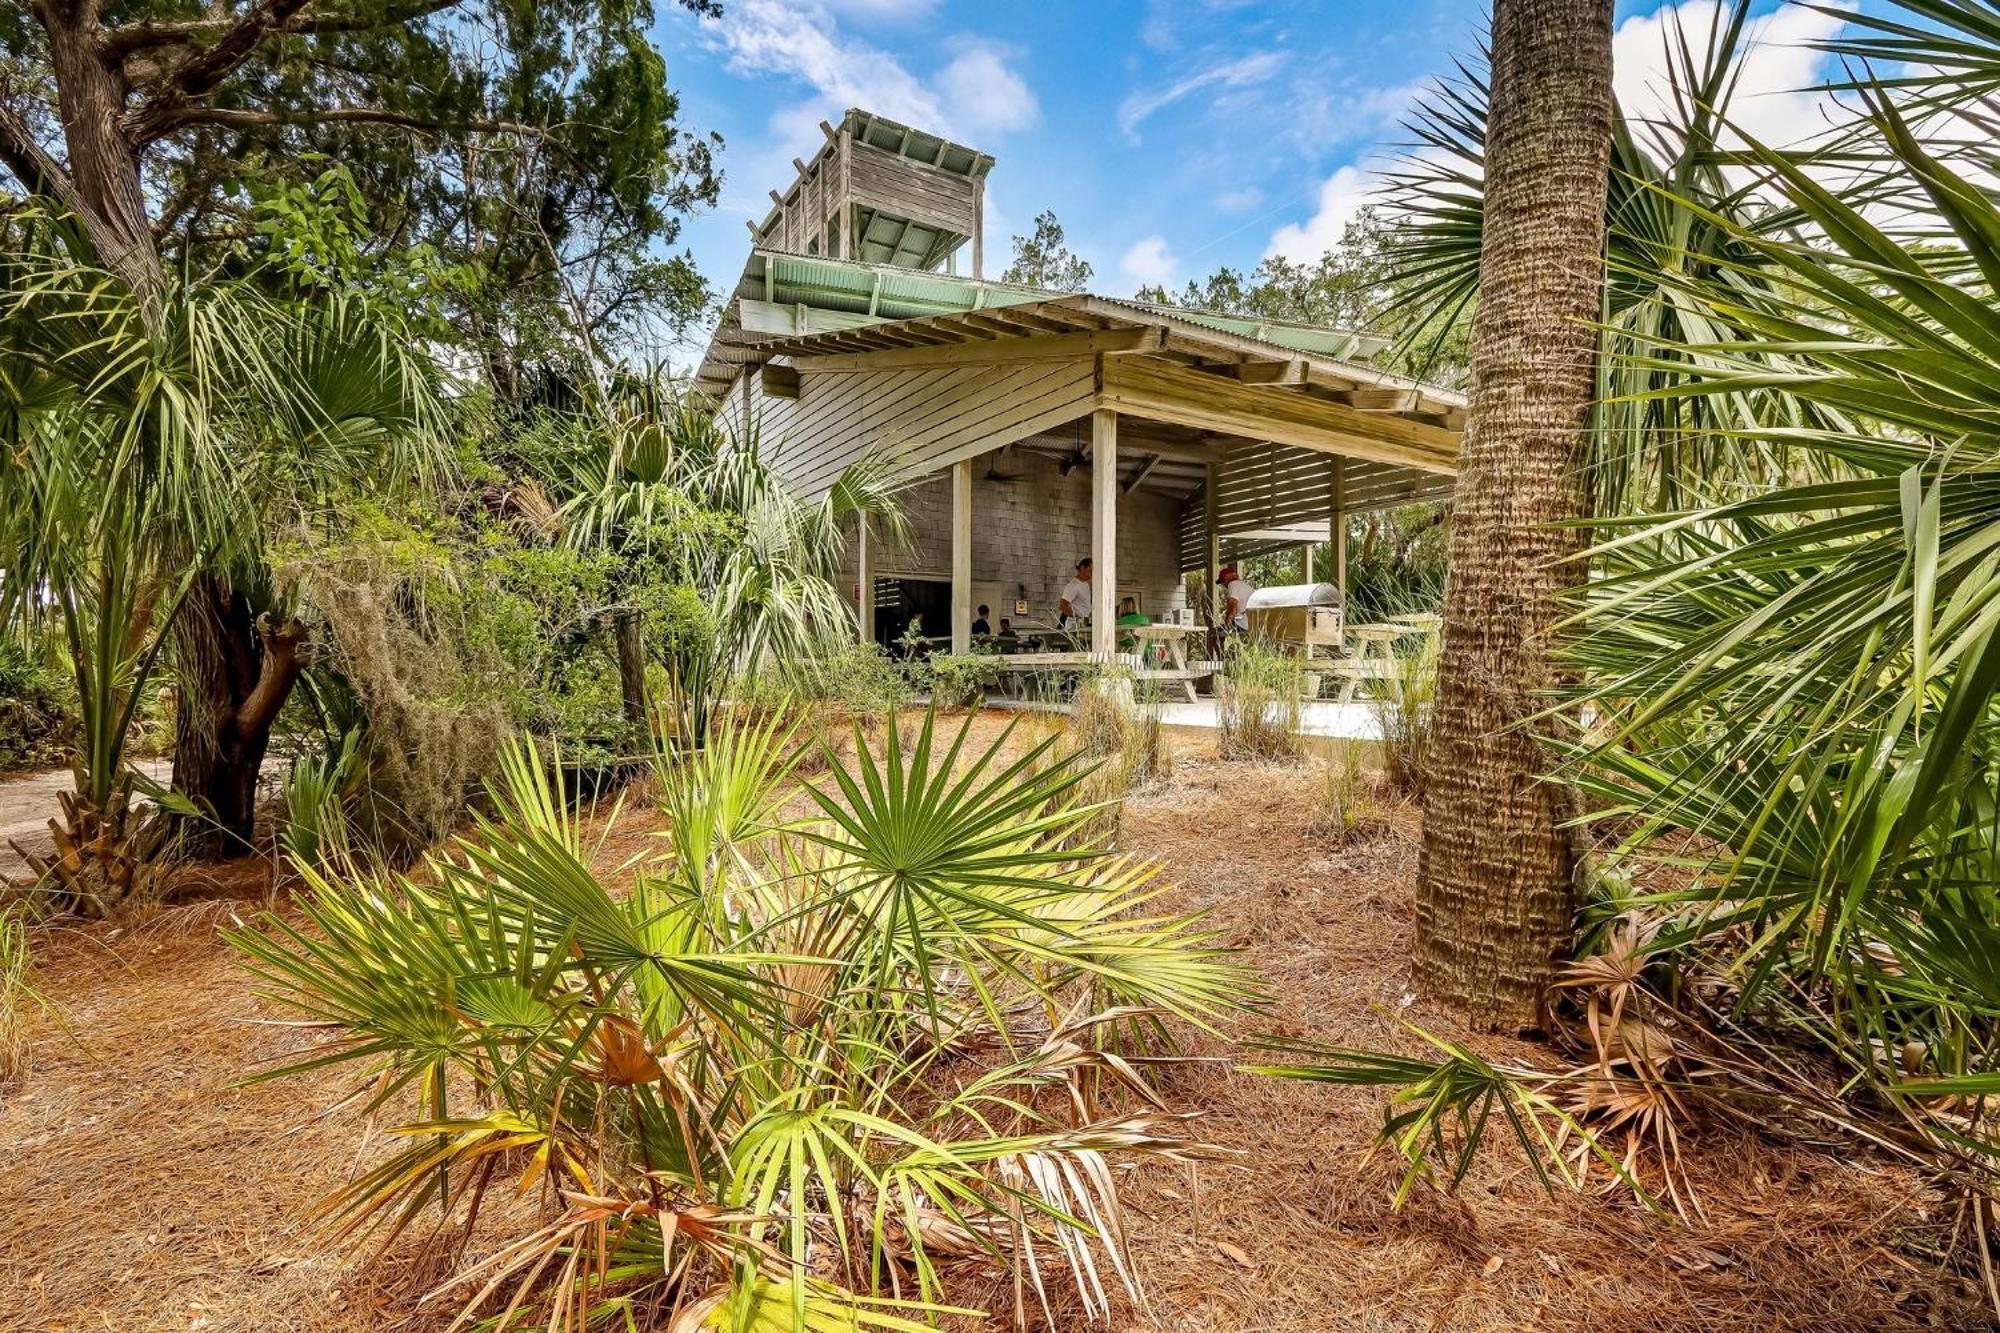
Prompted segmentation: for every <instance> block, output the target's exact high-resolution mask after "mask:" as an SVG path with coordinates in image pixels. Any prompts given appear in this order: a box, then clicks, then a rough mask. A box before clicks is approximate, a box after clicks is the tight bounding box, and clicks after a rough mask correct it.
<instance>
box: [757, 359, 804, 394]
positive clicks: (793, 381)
mask: <svg viewBox="0 0 2000 1333" xmlns="http://www.w3.org/2000/svg"><path fill="white" fill-rule="evenodd" d="M760 373H761V375H762V377H763V382H764V395H765V397H767V398H797V397H798V396H799V372H798V371H797V370H796V369H794V368H793V367H791V366H774V365H770V364H769V363H766V364H765V366H764V368H763V370H762V371H761V372H760Z"/></svg>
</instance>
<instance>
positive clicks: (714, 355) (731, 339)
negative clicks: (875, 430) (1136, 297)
mask: <svg viewBox="0 0 2000 1333" xmlns="http://www.w3.org/2000/svg"><path fill="white" fill-rule="evenodd" d="M1070 295H1072V294H1070V293H1064V292H1051V291H1046V290H1043V289H1041V288H1036V287H1024V286H1020V285H1018V284H1014V283H1004V282H993V281H990V280H984V279H978V278H969V277H960V276H957V275H954V274H949V273H930V272H925V271H922V270H918V269H909V268H899V267H896V266H893V265H887V264H869V263H864V262H862V261H860V260H852V259H831V258H828V257H826V256H823V255H799V254H789V253H785V252H782V251H775V250H757V251H753V252H752V254H751V256H750V259H749V262H748V263H747V265H746V266H745V268H744V272H743V277H742V280H741V281H740V282H739V283H738V284H737V289H736V294H735V296H736V299H732V300H731V301H730V302H729V303H728V305H727V307H726V308H725V311H724V314H723V318H722V323H721V325H720V326H719V327H718V328H717V329H716V333H715V337H714V338H713V339H711V340H710V343H709V349H708V354H707V355H706V356H705V357H704V359H703V362H702V366H701V370H700V372H699V374H698V375H697V383H698V384H699V385H700V386H701V387H702V388H703V389H704V390H705V391H707V392H708V393H710V394H711V395H713V396H718V397H719V396H720V395H721V394H722V393H723V392H724V391H726V390H727V389H728V387H729V383H730V381H731V380H732V379H733V378H734V376H735V372H736V367H737V366H738V365H740V364H741V362H742V361H743V360H744V359H746V358H744V357H741V356H723V355H719V352H720V350H721V348H722V345H724V344H736V345H745V344H755V343H757V342H761V341H768V340H769V339H768V337H758V336H754V335H749V334H746V333H745V332H744V331H743V329H742V325H741V322H740V321H739V320H738V318H737V312H736V300H738V299H750V300H761V301H768V302H771V303H774V304H777V305H785V306H803V307H805V308H807V309H808V310H829V311H837V312H839V313H841V314H843V315H849V316H852V315H860V316H864V317H866V318H867V319H868V320H870V321H873V322H889V321H894V320H903V319H923V318H927V317H930V316H935V315H950V314H960V313H967V312H971V311H977V310H991V309H996V308H999V307H1003V306H1011V305H1025V304H1028V303H1030V302H1036V301H1052V300H1063V299H1065V298H1066V297H1068V296H1070ZM1076 295H1084V294H1083V293H1078V294H1076ZM1093 299H1094V300H1096V301H1098V302H1101V303H1102V304H1104V305H1108V306H1113V307H1117V308H1119V309H1122V310H1129V311H1131V312H1132V313H1133V314H1134V315H1135V316H1137V317H1139V318H1141V319H1142V320H1145V321H1147V322H1152V321H1158V320H1168V321H1173V322H1175V323H1179V324H1182V325H1192V326H1194V327H1195V328H1197V329H1212V330H1214V331H1215V332H1218V333H1226V334H1230V335H1232V336H1234V337H1239V338H1249V339H1252V340H1254V341H1256V342H1259V343H1263V344H1265V345H1266V346H1268V347H1271V348H1273V349H1276V350H1279V351H1289V352H1300V353H1304V354H1306V355H1309V356H1318V357H1325V358H1328V359H1330V360H1335V361H1341V362H1346V363H1350V364H1352V363H1357V362H1365V361H1366V360H1367V359H1368V358H1369V357H1371V356H1373V355H1375V353H1377V352H1378V351H1380V350H1381V349H1382V347H1383V346H1384V345H1385V343H1386V340H1385V339H1382V338H1379V337H1376V336H1374V335H1371V334H1365V333H1362V332H1360V331H1358V330H1354V329H1341V328H1329V327H1322V326H1318V325H1312V324H1304V323H1298V322H1295V321H1289V320H1258V319H1250V318H1246V317H1242V316H1236V315H1219V314H1215V313H1212V312H1210V311H1205V310H1189V309H1184V308H1182V307H1180V306H1163V305H1154V304H1151V303H1148V302H1144V301H1133V300H1129V299H1126V298H1122V297H1110V296H1099V297H1094V298H1093Z"/></svg>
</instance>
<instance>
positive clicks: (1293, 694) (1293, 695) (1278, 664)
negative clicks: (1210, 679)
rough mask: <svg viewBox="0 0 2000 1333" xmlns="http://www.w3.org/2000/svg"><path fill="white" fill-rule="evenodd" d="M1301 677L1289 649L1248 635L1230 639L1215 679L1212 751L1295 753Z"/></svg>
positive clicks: (1252, 755) (1277, 757)
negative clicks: (1214, 734) (1222, 667)
mask: <svg viewBox="0 0 2000 1333" xmlns="http://www.w3.org/2000/svg"><path fill="white" fill-rule="evenodd" d="M1305 681H1306V677H1305V672H1304V671H1303V669H1302V668H1301V664H1300V661H1299V659H1298V658H1297V657H1296V656H1294V655H1293V654H1291V653H1289V652H1286V651H1284V650H1283V649H1281V648H1274V647H1270V646H1267V645H1265V644H1261V643H1256V642H1252V641H1249V640H1239V641H1238V642H1236V643H1233V644H1231V645H1230V649H1229V658H1228V661H1227V663H1226V665H1225V666H1224V669H1223V671H1222V674H1221V675H1219V676H1217V677H1216V681H1215V693H1216V752H1217V753H1218V754H1219V755H1220V756H1221V757H1222V758H1224V759H1249V760H1262V761H1266V762H1272V761H1285V762H1289V761H1290V760H1293V759H1296V758H1298V756H1299V750H1300V742H1299V725H1300V704H1301V703H1302V702H1303V700H1304V697H1305Z"/></svg>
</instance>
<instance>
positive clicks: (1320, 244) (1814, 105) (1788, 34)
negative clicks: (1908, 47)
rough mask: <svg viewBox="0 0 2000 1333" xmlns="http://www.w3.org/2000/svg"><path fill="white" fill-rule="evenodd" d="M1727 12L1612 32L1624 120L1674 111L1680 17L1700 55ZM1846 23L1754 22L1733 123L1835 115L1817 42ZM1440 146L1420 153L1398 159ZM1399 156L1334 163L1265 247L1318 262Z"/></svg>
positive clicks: (1812, 16) (1815, 18)
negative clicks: (1304, 211) (1303, 213)
mask: <svg viewBox="0 0 2000 1333" xmlns="http://www.w3.org/2000/svg"><path fill="white" fill-rule="evenodd" d="M1725 12H1726V6H1725V5H1724V4H1723V3H1720V2H1719V0H1683V3H1681V4H1678V5H1672V4H1669V5H1662V6H1661V7H1660V8H1658V9H1657V10H1655V11H1654V12H1652V13H1650V14H1641V15H1635V16H1634V17H1632V18H1628V19H1626V20H1625V22H1623V23H1621V24H1619V25H1618V28H1617V30H1616V32H1615V33H1614V34H1613V36H1612V69H1613V76H1612V77H1613V85H1614V88H1615V90H1616V92H1617V95H1618V103H1619V106H1620V107H1621V108H1622V109H1623V110H1624V111H1625V113H1626V115H1627V116H1628V117H1630V118H1632V119H1633V120H1635V121H1638V120H1646V119H1655V118H1659V117H1663V116H1669V117H1670V116H1671V108H1672V106H1673V100H1672V99H1673V95H1674V94H1673V84H1672V80H1671V77H1670V74H1669V70H1670V63H1669V57H1668V54H1667V51H1668V45H1667V44H1668V43H1669V42H1676V40H1677V39H1676V38H1675V36H1674V33H1675V31H1676V29H1675V27H1674V24H1675V21H1676V18H1678V22H1679V25H1680V27H1679V31H1680V32H1682V33H1684V34H1685V40H1686V42H1687V44H1688V46H1689V47H1690V48H1691V49H1692V50H1693V51H1694V52H1695V53H1696V55H1697V61H1699V57H1700V53H1701V52H1703V51H1705V50H1706V49H1707V47H1708V43H1709V40H1710V36H1711V34H1712V33H1713V31H1714V29H1715V25H1716V23H1717V21H1718V18H1719V16H1721V15H1722V14H1724V13H1725ZM1844 23H1845V20H1844V19H1842V18H1841V17H1840V16H1839V15H1838V14H1827V13H1823V12H1821V11H1818V10H1813V9H1806V8H1803V7H1799V6H1792V5H1787V6H1786V7H1784V8H1782V9H1779V10H1777V11H1775V12H1773V13H1771V14H1768V15H1765V16H1764V17H1762V18H1756V19H1752V20H1750V22H1749V23H1748V24H1747V25H1746V29H1745V32H1744V37H1745V39H1746V40H1745V43H1744V46H1743V50H1742V54H1741V56H1740V57H1739V69H1738V74H1737V82H1736V89H1735V93H1734V96H1733V97H1732V99H1731V101H1730V107H1729V114H1730V118H1731V120H1733V121H1734V122H1735V123H1736V124H1737V125H1739V126H1740V127H1741V128H1742V129H1743V130H1744V132H1746V133H1748V134H1750V135H1752V136H1754V137H1756V138H1757V139H1759V140H1761V141H1763V142H1765V143H1767V144H1771V145H1773V146H1784V145H1787V144H1794V143H1797V142H1798V141H1800V140H1801V139H1805V138H1809V137H1811V136H1812V135H1814V134H1817V133H1819V132H1821V131H1823V130H1825V129H1826V128H1827V127H1828V125H1829V123H1830V122H1831V121H1833V120H1837V119H1839V116H1840V113H1839V110H1838V106H1837V103H1836V101H1835V99H1834V97H1833V95H1832V94H1830V93H1828V92H1826V91H1824V89H1822V88H1818V87H1816V86H1815V85H1817V84H1821V83H1823V82H1824V81H1825V70H1826V68H1827V62H1828V60H1829V59H1830V57H1828V56H1827V55H1826V54H1825V53H1824V52H1822V51H1819V50H1817V49H1815V48H1814V47H1813V45H1812V43H1814V42H1817V41H1820V40H1823V39H1825V38H1827V37H1830V36H1832V35H1833V34H1834V33H1836V32H1838V31H1839V30H1840V28H1841V27H1842V25H1843V24H1844ZM1421 91H1422V86H1421V85H1412V86H1408V87H1404V88H1396V89H1383V90H1380V92H1379V93H1378V94H1376V95H1374V96H1372V97H1367V96H1364V97H1363V98H1362V99H1360V101H1358V102H1351V103H1350V104H1351V105H1357V106H1358V105H1370V104H1372V105H1373V106H1375V107H1376V108H1378V109H1379V110H1380V111H1381V112H1383V113H1384V114H1387V115H1389V116H1391V117H1393V116H1399V115H1401V114H1402V113H1403V111H1404V110H1405V109H1407V107H1408V106H1409V105H1410V104H1411V102H1413V101H1414V100H1415V98H1416V97H1417V96H1418V95H1419V94H1420V93H1421ZM1435 151H1436V150H1429V149H1424V150H1416V151H1414V152H1411V153H1408V154H1404V155H1403V159H1402V160H1407V159H1408V158H1410V157H1419V158H1420V157H1424V156H1429V155H1432V154H1434V153H1435ZM1396 160H1398V159H1396V158H1395V157H1393V156H1392V155H1388V154H1371V155H1369V156H1366V157H1363V158H1362V159H1361V160H1360V161H1358V162H1350V163H1348V164H1346V165H1344V166H1341V167H1339V168H1337V169H1336V170H1335V171H1334V172H1333V174H1332V175H1330V176H1328V177H1327V178H1326V179H1325V180H1324V181H1322V182H1321V183H1320V186H1319V190H1318V194H1317V198H1316V204H1315V208H1314V211H1313V214H1312V216H1311V217H1309V218H1307V219H1306V220H1305V221H1304V222H1292V223H1286V224H1285V225H1284V226H1282V227H1280V228H1278V230H1277V231H1276V232H1274V233H1273V234H1272V236H1271V241H1270V244H1269V246H1267V247H1266V253H1267V254H1274V255H1283V256H1284V257H1286V258H1288V259H1293V260H1299V261H1311V260H1315V259H1318V258H1319V257H1320V255H1322V254H1324V253H1325V252H1326V251H1327V250H1328V249H1330V248H1332V247H1333V246H1334V245H1336V244H1338V243H1339V241H1340V234H1341V231H1342V230H1343V229H1344V228H1345V227H1346V225H1347V223H1348V221H1349V220H1350V219H1351V218H1353V216H1354V215H1355V214H1356V213H1357V212H1359V211H1360V210H1361V209H1362V208H1363V207H1365V206H1367V205H1368V204H1370V203H1372V202H1376V200H1377V196H1378V194H1379V192H1380V191H1381V189H1382V187H1383V186H1384V185H1385V184H1386V183H1387V175H1388V173H1389V172H1390V171H1391V170H1393V169H1394V163H1395V161H1396Z"/></svg>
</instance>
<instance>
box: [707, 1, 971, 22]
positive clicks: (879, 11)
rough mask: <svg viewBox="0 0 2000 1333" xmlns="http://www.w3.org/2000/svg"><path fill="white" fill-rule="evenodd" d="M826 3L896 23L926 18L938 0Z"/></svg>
mask: <svg viewBox="0 0 2000 1333" xmlns="http://www.w3.org/2000/svg"><path fill="white" fill-rule="evenodd" d="M826 3H827V5H828V7H829V8H831V9H832V10H833V11H834V12H835V13H837V14H843V15H847V16H850V17H853V18H858V19H863V20H869V19H873V20H887V21H890V22H896V23H903V22H908V21H909V20H911V19H919V18H924V17H926V16H928V15H929V14H930V12H931V11H932V10H934V9H936V8H937V0H826ZM725 8H726V6H725Z"/></svg>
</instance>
